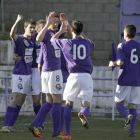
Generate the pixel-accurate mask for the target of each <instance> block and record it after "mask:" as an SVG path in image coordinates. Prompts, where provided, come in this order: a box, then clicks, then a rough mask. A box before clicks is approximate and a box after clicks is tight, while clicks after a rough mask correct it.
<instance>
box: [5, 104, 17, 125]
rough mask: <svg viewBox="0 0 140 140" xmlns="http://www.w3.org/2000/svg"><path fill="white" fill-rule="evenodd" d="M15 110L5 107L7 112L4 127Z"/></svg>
mask: <svg viewBox="0 0 140 140" xmlns="http://www.w3.org/2000/svg"><path fill="white" fill-rule="evenodd" d="M14 110H15V108H13V107H10V106H8V107H7V112H6V115H5V120H4V126H9V122H10V120H11V116H12V114H13V112H14Z"/></svg>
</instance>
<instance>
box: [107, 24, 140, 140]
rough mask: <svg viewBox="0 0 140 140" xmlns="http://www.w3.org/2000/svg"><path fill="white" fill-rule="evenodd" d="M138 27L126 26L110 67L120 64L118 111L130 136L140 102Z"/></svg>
mask: <svg viewBox="0 0 140 140" xmlns="http://www.w3.org/2000/svg"><path fill="white" fill-rule="evenodd" d="M135 34H136V27H135V26H134V25H126V26H125V27H124V40H126V42H123V43H120V44H119V45H118V48H117V60H116V61H115V62H113V61H110V63H109V67H113V66H120V70H119V73H118V84H117V87H116V93H115V102H116V108H117V110H118V112H119V113H120V114H121V115H122V116H124V117H125V118H126V119H125V124H124V130H129V137H134V136H135V133H134V128H135V123H136V119H137V113H136V104H140V94H139V90H138V88H139V86H140V43H138V42H137V41H135V40H134V37H135ZM124 101H126V102H127V103H129V112H128V111H127V110H126V108H125V107H124Z"/></svg>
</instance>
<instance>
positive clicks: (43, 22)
mask: <svg viewBox="0 0 140 140" xmlns="http://www.w3.org/2000/svg"><path fill="white" fill-rule="evenodd" d="M45 23H46V22H45V20H43V19H41V20H38V21H37V22H36V29H38V28H39V26H40V24H45Z"/></svg>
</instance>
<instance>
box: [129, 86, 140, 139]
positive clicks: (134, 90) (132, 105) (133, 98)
mask: <svg viewBox="0 0 140 140" xmlns="http://www.w3.org/2000/svg"><path fill="white" fill-rule="evenodd" d="M139 103H140V95H139V88H138V87H131V95H130V100H129V113H130V114H131V115H132V116H133V119H132V121H131V124H130V129H129V137H134V136H135V133H134V129H135V124H136V120H137V111H136V104H139Z"/></svg>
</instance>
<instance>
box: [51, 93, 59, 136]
mask: <svg viewBox="0 0 140 140" xmlns="http://www.w3.org/2000/svg"><path fill="white" fill-rule="evenodd" d="M52 98H53V107H52V118H53V135H52V137H59V134H60V116H61V94H52Z"/></svg>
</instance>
